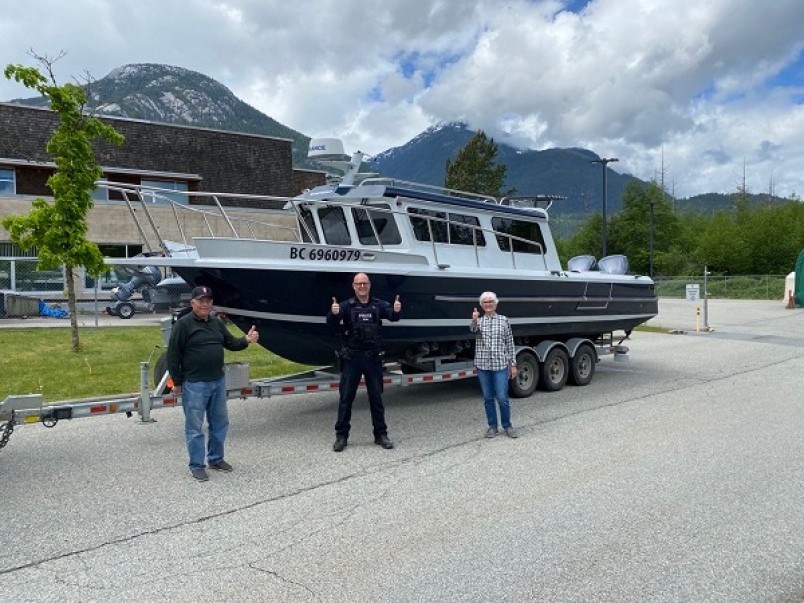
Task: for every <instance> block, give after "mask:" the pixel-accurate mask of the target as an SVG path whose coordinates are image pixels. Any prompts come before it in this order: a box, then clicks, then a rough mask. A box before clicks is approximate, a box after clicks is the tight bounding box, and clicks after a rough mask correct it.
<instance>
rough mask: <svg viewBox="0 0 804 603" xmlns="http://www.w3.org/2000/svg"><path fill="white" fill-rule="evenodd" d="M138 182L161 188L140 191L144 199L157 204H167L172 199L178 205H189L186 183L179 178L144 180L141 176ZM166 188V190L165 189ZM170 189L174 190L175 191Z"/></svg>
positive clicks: (146, 186) (148, 186)
mask: <svg viewBox="0 0 804 603" xmlns="http://www.w3.org/2000/svg"><path fill="white" fill-rule="evenodd" d="M140 184H141V185H142V186H143V187H145V188H146V189H148V188H158V189H163V190H158V191H149V190H143V191H142V198H143V199H144V200H145V201H150V202H151V203H156V204H158V205H168V204H170V202H171V201H172V202H173V203H178V204H179V205H189V203H190V202H189V200H188V197H187V195H186V194H184V193H186V192H187V183H186V182H181V181H179V180H146V179H144V178H143V180H142V182H140ZM165 189H166V190H165ZM170 191H176V192H175V193H173V192H170Z"/></svg>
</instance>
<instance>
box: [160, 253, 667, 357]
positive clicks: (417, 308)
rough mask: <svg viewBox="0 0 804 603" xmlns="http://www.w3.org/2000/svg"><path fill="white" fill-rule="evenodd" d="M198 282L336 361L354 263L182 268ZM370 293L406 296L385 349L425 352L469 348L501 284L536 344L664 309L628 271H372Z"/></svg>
mask: <svg viewBox="0 0 804 603" xmlns="http://www.w3.org/2000/svg"><path fill="white" fill-rule="evenodd" d="M176 270H177V272H178V273H179V274H180V275H181V276H182V277H183V278H184V279H185V280H186V281H188V282H190V283H193V284H194V285H199V284H204V285H208V286H210V287H212V289H213V291H214V292H215V305H216V307H218V308H219V309H220V310H221V311H223V312H226V313H227V314H229V316H230V317H231V319H232V320H233V321H234V322H235V324H237V326H238V327H239V328H241V329H242V330H243V331H244V332H245V331H248V329H249V328H250V327H251V325H252V324H253V325H256V326H257V328H258V329H259V331H260V344H261V345H262V346H264V347H265V348H267V349H268V350H270V351H272V352H274V353H276V354H278V355H279V356H282V357H283V358H287V359H289V360H292V361H294V362H299V363H302V364H309V365H323V364H331V363H332V362H334V359H335V353H336V351H338V350H339V349H340V348H341V347H342V345H343V341H342V337H341V333H340V331H339V330H338V329H336V328H333V327H331V326H329V325H327V323H326V314H327V312H328V311H329V308H330V306H331V304H332V298H333V297H335V298H336V299H338V300H339V301H340V300H343V299H346V298H348V297H351V296H352V295H353V293H352V291H351V287H350V282H351V277H352V275H353V274H354V271H340V270H328V271H293V270H287V269H271V268H266V267H261V268H244V267H234V266H231V267H225V268H211V267H195V266H194V267H187V266H185V267H180V268H179V267H177V268H176ZM370 275H371V281H372V295H374V296H375V297H377V298H379V299H384V300H387V301H389V302H391V301H393V300H394V299H395V297H396V296H397V295H398V296H399V297H400V301H401V302H402V320H400V321H399V322H396V323H391V322H388V321H384V324H383V330H382V335H383V341H384V347H385V350H386V358H387V359H388V360H393V359H397V358H402V357H404V356H406V355H408V356H410V355H411V354H415V353H417V352H419V351H422V350H423V348H424V347H425V344H426V345H427V346H429V347H430V348H431V349H432V348H437V349H438V350H442V351H444V352H445V353H446V352H454V351H455V350H466V351H470V348H471V345H472V342H473V339H474V338H473V335H472V334H471V333H470V331H469V322H470V318H471V314H472V311H473V310H474V309H475V308H478V306H479V304H478V296H479V295H480V293H482V292H483V291H494V292H495V293H496V294H497V296H498V297H499V299H500V307H499V311H500V313H502V314H505V315H506V316H508V318H509V319H510V321H511V324H512V328H513V331H514V336H515V337H516V338H517V339H518V340H519V341H521V342H523V343H524V342H528V343H530V344H531V345H533V344H535V343H537V342H538V341H540V340H543V339H558V340H567V339H569V338H572V337H587V338H592V339H594V338H597V337H598V336H600V335H601V334H603V333H609V332H612V331H630V330H631V329H633V328H634V327H635V326H637V325H639V324H641V323H643V322H645V321H647V320H649V319H650V318H652V317H653V316H655V315H656V314H657V311H658V302H657V298H656V296H655V293H654V288H653V282H652V281H651V280H650V279H645V278H640V277H629V276H625V275H623V276H621V277H619V278H616V279H614V280H602V279H600V278H595V277H596V275H595V274H591V275H590V276H588V277H586V278H584V277H582V276H580V275H572V276H571V277H570V276H567V275H566V274H562V275H546V276H544V277H541V278H535V279H534V278H530V279H527V280H525V279H514V278H495V277H490V276H488V275H484V276H459V277H458V276H455V275H450V274H431V275H423V274H407V275H406V274H398V273H397V274H378V273H370Z"/></svg>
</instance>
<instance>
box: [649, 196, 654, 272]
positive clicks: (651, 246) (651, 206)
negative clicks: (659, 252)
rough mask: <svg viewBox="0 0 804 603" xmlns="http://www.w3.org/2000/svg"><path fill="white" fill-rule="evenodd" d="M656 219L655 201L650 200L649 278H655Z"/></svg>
mask: <svg viewBox="0 0 804 603" xmlns="http://www.w3.org/2000/svg"><path fill="white" fill-rule="evenodd" d="M654 228H655V227H654V217H653V199H650V251H649V254H650V271H649V272H648V276H650V277H651V278H653V237H654V234H653V231H654Z"/></svg>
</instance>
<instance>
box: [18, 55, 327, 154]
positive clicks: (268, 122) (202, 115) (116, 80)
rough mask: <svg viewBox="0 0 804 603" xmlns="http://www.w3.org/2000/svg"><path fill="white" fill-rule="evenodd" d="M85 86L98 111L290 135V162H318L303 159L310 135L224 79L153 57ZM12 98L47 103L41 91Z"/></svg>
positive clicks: (172, 122) (119, 115) (161, 120)
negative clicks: (254, 102) (231, 87)
mask: <svg viewBox="0 0 804 603" xmlns="http://www.w3.org/2000/svg"><path fill="white" fill-rule="evenodd" d="M85 89H86V90H87V101H88V102H87V104H88V108H89V109H91V110H94V111H95V113H96V114H98V115H109V116H114V117H128V118H131V119H141V120H147V121H153V122H160V123H169V124H181V125H188V126H196V127H202V128H213V129H217V130H231V131H236V132H246V133H250V134H261V135H264V136H274V137H278V138H290V139H292V140H293V164H294V165H297V166H302V167H318V166H315V164H312V163H310V162H308V161H307V147H308V146H309V142H310V138H309V137H307V136H305V135H304V134H301V133H300V132H297V131H296V130H293V129H291V128H288V127H287V126H285V125H282V124H281V123H279V122H278V121H276V120H274V119H271V118H270V117H268V116H267V115H265V114H264V113H261V112H260V111H258V110H257V109H255V108H254V107H252V106H251V105H248V104H247V103H244V102H243V101H241V100H240V99H239V98H237V97H236V96H235V95H234V94H232V91H231V90H229V89H228V88H227V87H226V86H224V85H223V84H221V83H219V82H217V81H216V80H213V79H212V78H209V77H207V76H205V75H202V74H200V73H197V72H195V71H190V70H189V69H183V68H181V67H172V66H169V65H158V64H153V63H138V64H131V65H124V66H123V67H118V68H117V69H115V70H114V71H112V72H111V73H110V74H109V75H107V76H106V77H104V78H102V79H100V80H95V81H92V82H91V83H90V84H88V85H87V86H85ZM11 102H15V103H20V104H23V105H33V106H47V100H46V99H45V98H43V97H37V98H30V99H17V100H13V101H11ZM319 169H320V168H319Z"/></svg>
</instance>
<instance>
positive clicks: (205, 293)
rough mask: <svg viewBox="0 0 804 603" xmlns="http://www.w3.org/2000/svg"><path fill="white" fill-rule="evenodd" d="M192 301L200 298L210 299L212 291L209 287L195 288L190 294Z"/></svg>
mask: <svg viewBox="0 0 804 603" xmlns="http://www.w3.org/2000/svg"><path fill="white" fill-rule="evenodd" d="M191 295H192V298H193V299H201V298H202V297H212V289H210V288H209V287H196V288H195V289H193V292H192V293H191Z"/></svg>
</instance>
